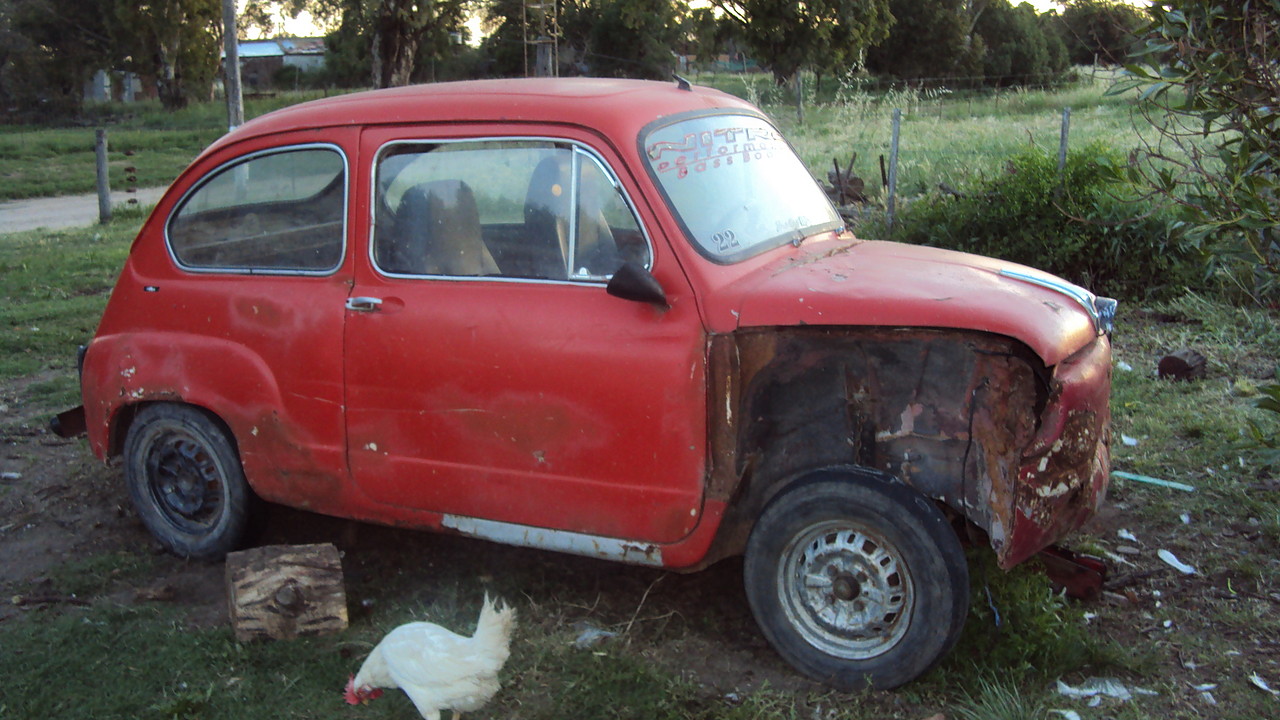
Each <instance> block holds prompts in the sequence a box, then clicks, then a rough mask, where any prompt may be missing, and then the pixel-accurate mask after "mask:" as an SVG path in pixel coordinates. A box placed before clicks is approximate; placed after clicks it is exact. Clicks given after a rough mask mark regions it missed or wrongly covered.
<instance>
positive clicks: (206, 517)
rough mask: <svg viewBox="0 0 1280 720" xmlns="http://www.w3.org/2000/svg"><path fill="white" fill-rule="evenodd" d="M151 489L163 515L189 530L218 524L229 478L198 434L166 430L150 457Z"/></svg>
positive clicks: (149, 480) (180, 527) (148, 476)
mask: <svg viewBox="0 0 1280 720" xmlns="http://www.w3.org/2000/svg"><path fill="white" fill-rule="evenodd" d="M146 478H147V492H148V493H149V494H150V495H151V500H152V504H153V505H154V506H155V507H156V508H157V509H158V510H159V511H160V515H161V516H162V517H163V518H164V519H165V521H166V522H168V523H169V524H170V525H172V526H173V527H175V528H177V529H178V530H181V531H182V532H186V533H192V534H195V533H205V532H208V531H209V530H211V529H213V528H214V527H216V526H217V525H218V523H219V521H220V520H221V518H222V510H223V508H224V507H225V505H226V497H225V495H226V481H225V479H224V477H223V473H222V468H221V467H220V466H219V465H218V462H217V460H215V459H214V457H213V454H212V453H210V452H209V450H208V449H207V448H206V447H205V446H204V444H203V443H202V442H200V441H199V440H197V439H196V438H194V437H192V436H190V435H188V434H186V433H179V432H169V433H165V434H164V435H162V436H161V437H159V438H157V439H156V441H155V442H154V443H152V445H151V448H150V451H149V452H148V453H147V461H146Z"/></svg>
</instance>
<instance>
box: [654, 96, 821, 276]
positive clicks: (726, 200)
mask: <svg viewBox="0 0 1280 720" xmlns="http://www.w3.org/2000/svg"><path fill="white" fill-rule="evenodd" d="M644 150H645V160H646V161H647V162H648V163H649V170H650V172H651V173H652V174H653V176H654V177H656V178H657V179H658V183H659V184H660V185H661V186H662V190H663V192H664V193H665V194H666V196H667V201H668V203H670V205H671V208H672V209H673V210H674V211H675V213H676V215H677V216H678V217H679V219H680V221H681V222H682V223H683V224H684V227H685V231H686V232H687V233H688V235H689V238H690V240H691V241H692V242H693V243H694V246H695V247H696V248H697V249H698V250H699V252H701V253H702V254H703V255H705V256H707V257H708V258H710V259H712V260H715V261H716V262H721V263H730V262H737V261H738V260H742V259H744V258H748V257H751V256H752V255H756V254H759V253H761V252H764V251H765V250H768V249H770V248H774V247H777V246H779V245H782V244H783V243H787V242H799V241H800V240H801V239H803V238H805V237H807V236H809V235H813V234H815V233H819V232H824V231H827V230H834V229H836V228H839V227H840V226H841V225H842V223H841V221H840V216H839V215H837V214H836V211H835V209H834V208H832V207H831V203H830V202H829V201H828V200H827V196H826V194H824V193H823V192H822V190H821V189H820V188H819V187H818V184H817V183H815V182H814V181H813V177H812V176H811V175H810V174H809V171H808V170H807V169H805V167H804V164H803V163H801V162H800V158H798V157H796V155H795V153H794V152H792V150H791V146H790V145H788V144H787V141H786V140H784V139H783V137H782V134H781V133H779V132H778V131H777V130H776V129H774V127H773V126H772V125H770V124H769V123H768V122H767V121H765V120H763V119H760V118H757V117H752V116H749V115H709V116H703V117H696V118H688V119H684V120H678V121H676V122H674V123H671V124H670V125H665V126H663V127H659V128H655V129H653V130H651V131H650V132H649V134H648V135H647V136H645V138H644Z"/></svg>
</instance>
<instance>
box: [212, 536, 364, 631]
mask: <svg viewBox="0 0 1280 720" xmlns="http://www.w3.org/2000/svg"><path fill="white" fill-rule="evenodd" d="M227 607H228V608H229V609H230V612H231V627H232V629H233V630H235V634H236V640H239V641H241V642H247V641H249V640H256V639H260V638H267V639H272V640H287V639H291V638H295V637H298V636H299V635H329V634H332V633H337V632H341V631H343V630H345V629H346V628H347V593H346V589H345V587H344V586H343V583H342V559H341V558H340V557H339V555H338V548H336V547H334V546H333V545H332V544H330V543H323V544H318V545H271V546H267V547H260V548H253V549H251V550H245V551H242V552H235V553H231V554H229V555H227Z"/></svg>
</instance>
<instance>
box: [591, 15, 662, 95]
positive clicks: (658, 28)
mask: <svg viewBox="0 0 1280 720" xmlns="http://www.w3.org/2000/svg"><path fill="white" fill-rule="evenodd" d="M590 9H591V11H592V12H591V15H592V16H593V17H592V18H591V22H590V30H588V32H587V33H586V43H585V47H584V49H583V50H584V52H583V55H584V57H585V60H586V64H587V67H588V68H589V69H590V74H592V75H597V76H604V77H642V78H651V79H661V78H667V77H670V76H671V71H672V70H673V69H674V67H675V56H674V55H673V54H672V47H673V46H674V45H675V44H676V41H677V39H678V35H679V20H678V15H677V7H676V3H675V2H673V0H596V1H595V2H594V3H592V4H591V6H590Z"/></svg>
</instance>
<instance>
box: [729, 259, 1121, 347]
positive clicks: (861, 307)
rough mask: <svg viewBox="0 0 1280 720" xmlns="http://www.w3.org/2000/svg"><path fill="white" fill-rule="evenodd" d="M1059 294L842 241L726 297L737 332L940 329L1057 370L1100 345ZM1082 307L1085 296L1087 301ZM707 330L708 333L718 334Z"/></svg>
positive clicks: (954, 263) (1037, 277)
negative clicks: (999, 339) (1018, 351)
mask: <svg viewBox="0 0 1280 720" xmlns="http://www.w3.org/2000/svg"><path fill="white" fill-rule="evenodd" d="M1046 285H1059V286H1061V287H1063V288H1069V289H1072V290H1075V291H1077V292H1083V291H1080V290H1079V288H1075V286H1073V285H1070V283H1067V282H1066V281H1064V280H1061V279H1059V278H1056V277H1054V276H1053V275H1050V274H1048V273H1044V272H1041V271H1038V270H1034V269H1032V268H1029V267H1026V266H1024V265H1018V264H1016V263H1010V262H1005V261H1002V260H996V259H993V258H987V257H981V256H977V255H969V254H967V253H960V252H953V251H950V250H941V249H938V248H931V247H924V246H919V245H904V244H900V243H893V242H879V241H858V240H854V241H852V242H850V238H849V237H848V236H844V237H843V238H837V239H833V240H829V241H824V242H813V243H806V245H805V246H804V247H803V248H802V250H801V252H799V253H798V254H791V255H788V256H787V257H784V258H782V259H780V260H778V261H775V262H772V263H768V264H765V265H763V266H762V267H759V268H757V269H756V270H754V271H752V272H750V273H748V274H747V275H745V276H742V277H740V278H738V279H737V280H735V281H734V282H732V283H730V284H729V285H728V286H727V287H725V288H722V290H723V292H722V293H719V296H720V298H721V303H718V305H719V306H720V307H708V308H707V310H708V311H709V312H710V313H712V314H713V315H721V316H722V317H723V315H722V313H723V312H725V311H727V312H729V313H730V314H731V315H732V317H733V319H732V320H728V318H725V320H726V321H727V323H726V324H729V325H730V326H733V327H736V328H748V327H762V326H793V325H818V326H822V325H843V326H847V325H860V326H882V327H938V328H956V329H965V330H978V331H982V332H990V333H996V334H999V335H1006V336H1009V337H1012V338H1015V339H1017V340H1020V341H1022V342H1023V343H1024V344H1026V345H1027V346H1028V347H1030V348H1031V349H1032V350H1033V351H1034V352H1035V353H1036V354H1037V355H1039V356H1040V358H1041V359H1042V360H1043V361H1044V363H1045V365H1047V366H1053V365H1056V364H1058V363H1059V362H1060V361H1062V360H1063V359H1065V358H1067V357H1068V356H1070V355H1072V354H1073V353H1075V352H1076V351H1077V350H1079V349H1080V348H1082V347H1084V346H1085V345H1087V344H1089V343H1090V342H1091V341H1092V340H1093V339H1094V338H1096V337H1097V335H1098V330H1097V328H1096V325H1095V321H1094V319H1093V317H1092V316H1091V315H1090V313H1089V312H1088V311H1087V310H1086V309H1085V308H1084V307H1083V305H1082V304H1081V301H1079V300H1077V299H1076V297H1073V296H1072V295H1071V294H1069V293H1068V292H1066V291H1064V290H1062V289H1055V288H1053V287H1047V286H1046ZM1084 294H1085V295H1086V296H1088V297H1090V298H1091V297H1092V296H1091V295H1088V293H1087V292H1085V293H1084ZM718 324H720V323H717V322H715V321H714V320H713V325H718Z"/></svg>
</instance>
